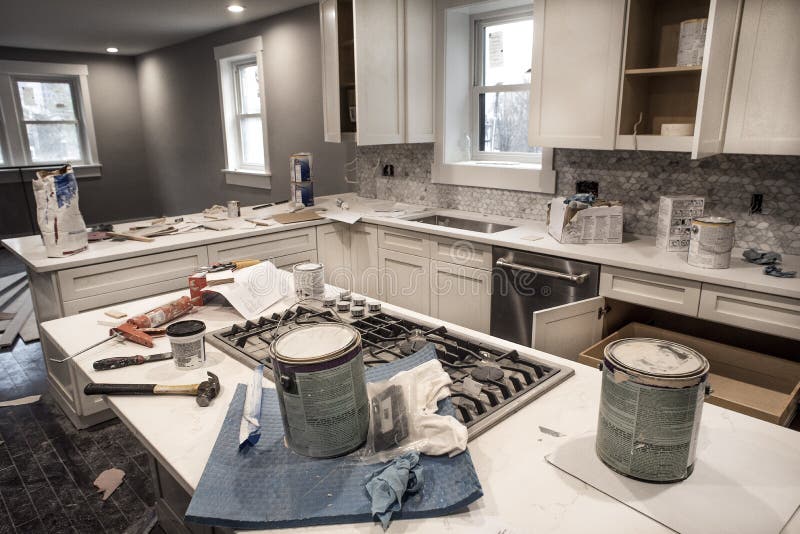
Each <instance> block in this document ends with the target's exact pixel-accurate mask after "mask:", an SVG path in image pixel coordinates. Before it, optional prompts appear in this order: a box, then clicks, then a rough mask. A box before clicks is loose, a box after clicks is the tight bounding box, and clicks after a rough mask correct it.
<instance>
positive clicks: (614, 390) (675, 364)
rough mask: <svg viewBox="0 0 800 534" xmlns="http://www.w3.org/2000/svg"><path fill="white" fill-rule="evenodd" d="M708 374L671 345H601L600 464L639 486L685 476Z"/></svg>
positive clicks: (637, 341)
mask: <svg viewBox="0 0 800 534" xmlns="http://www.w3.org/2000/svg"><path fill="white" fill-rule="evenodd" d="M708 373H709V364H708V360H706V359H705V357H704V356H703V355H701V354H700V353H698V352H697V351H695V350H694V349H691V348H689V347H685V346H683V345H679V344H678V343H673V342H671V341H663V340H660V339H650V338H626V339H620V340H617V341H614V342H613V343H610V344H609V345H607V346H606V348H605V350H604V351H603V382H602V390H601V393H600V416H599V418H598V422H597V441H596V443H595V450H596V451H597V456H598V457H599V458H600V460H602V461H603V463H605V464H606V465H608V466H609V467H610V468H611V469H613V470H615V471H617V472H619V473H621V474H623V475H625V476H628V477H631V478H636V479H639V480H644V481H647V482H675V481H678V480H683V479H685V478H687V477H688V476H689V475H691V474H692V470H693V469H694V460H695V450H696V448H697V434H698V430H699V428H700V418H701V415H702V410H703V401H704V399H705V395H706V392H707V390H708V389H709V388H708V387H707V386H708Z"/></svg>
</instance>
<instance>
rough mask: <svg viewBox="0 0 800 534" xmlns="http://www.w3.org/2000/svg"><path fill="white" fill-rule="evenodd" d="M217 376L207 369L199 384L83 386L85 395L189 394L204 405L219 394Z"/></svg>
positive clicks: (89, 384) (90, 384) (92, 383)
mask: <svg viewBox="0 0 800 534" xmlns="http://www.w3.org/2000/svg"><path fill="white" fill-rule="evenodd" d="M219 390H220V385H219V378H217V375H215V374H214V373H212V372H210V371H208V380H204V381H202V382H200V383H199V384H186V385H180V386H166V385H164V386H162V385H159V384H95V383H94V382H90V383H88V384H86V387H84V388H83V392H84V393H85V394H86V395H191V396H193V397H194V398H195V400H197V404H199V405H200V406H203V407H206V406H208V405H209V404H211V400H212V399H213V398H214V397H216V396H217V395H219Z"/></svg>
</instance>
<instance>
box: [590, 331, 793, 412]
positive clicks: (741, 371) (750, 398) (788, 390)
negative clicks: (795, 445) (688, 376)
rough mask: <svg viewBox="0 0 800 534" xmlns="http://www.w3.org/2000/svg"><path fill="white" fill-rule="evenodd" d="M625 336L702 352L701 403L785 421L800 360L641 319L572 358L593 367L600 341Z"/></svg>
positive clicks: (603, 344) (600, 350) (599, 358)
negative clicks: (705, 374)
mask: <svg viewBox="0 0 800 534" xmlns="http://www.w3.org/2000/svg"><path fill="white" fill-rule="evenodd" d="M629 337H649V338H655V339H665V340H667V341H674V342H675V343H680V344H681V345H685V346H687V347H690V348H693V349H694V350H696V351H697V352H699V353H700V354H702V355H703V356H705V357H706V359H707V360H708V363H710V364H711V373H710V374H711V376H710V378H709V383H710V384H711V388H712V390H713V392H712V393H711V395H710V396H709V397H707V398H706V402H708V403H710V404H715V405H717V406H722V407H723V408H728V409H729V410H733V411H735V412H739V413H743V414H745V415H749V416H752V417H756V418H758V419H762V420H764V421H769V422H770V423H775V424H778V425H783V426H787V425H788V424H789V423H791V421H792V418H793V417H794V415H795V412H796V410H797V400H798V398H800V363H797V362H793V361H791V360H784V359H783V358H777V357H775V356H769V355H767V354H761V353H759V352H753V351H749V350H745V349H740V348H738V347H733V346H731V345H724V344H722V343H717V342H715V341H709V340H707V339H702V338H699V337H694V336H690V335H687V334H681V333H679V332H673V331H672V330H666V329H664V328H657V327H655V326H648V325H645V324H641V323H629V324H627V325H625V326H624V327H622V328H620V329H619V330H617V331H616V332H614V333H613V334H611V335H610V336H608V337H606V338H605V339H602V340H600V341H598V342H597V343H595V344H594V345H592V346H591V347H589V348H588V349H586V350H584V351H583V352H581V353H580V355H579V356H578V362H579V363H582V364H585V365H588V366H590V367H595V368H596V367H598V366H599V365H600V363H602V361H603V350H604V349H605V348H606V345H608V344H609V343H611V342H612V341H616V340H618V339H625V338H629Z"/></svg>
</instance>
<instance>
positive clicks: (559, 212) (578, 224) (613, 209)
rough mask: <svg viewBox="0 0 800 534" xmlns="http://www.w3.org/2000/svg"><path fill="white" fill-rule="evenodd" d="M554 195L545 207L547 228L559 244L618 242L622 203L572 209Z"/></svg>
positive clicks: (563, 198) (620, 228)
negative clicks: (546, 207)
mask: <svg viewBox="0 0 800 534" xmlns="http://www.w3.org/2000/svg"><path fill="white" fill-rule="evenodd" d="M564 200H565V197H557V198H554V199H553V200H552V201H551V202H550V206H549V207H548V209H547V231H548V232H550V235H552V236H553V237H554V238H556V240H557V241H558V242H559V243H582V244H588V243H622V204H616V205H613V206H596V207H595V206H593V207H590V208H586V209H582V210H576V209H574V208H570V207H569V205H568V204H564Z"/></svg>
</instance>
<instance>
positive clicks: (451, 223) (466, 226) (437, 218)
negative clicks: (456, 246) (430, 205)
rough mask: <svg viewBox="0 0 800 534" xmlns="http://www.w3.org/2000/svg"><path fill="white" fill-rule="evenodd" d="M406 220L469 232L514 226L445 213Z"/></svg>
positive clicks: (496, 229)
mask: <svg viewBox="0 0 800 534" xmlns="http://www.w3.org/2000/svg"><path fill="white" fill-rule="evenodd" d="M408 220H409V221H416V222H419V223H422V224H430V225H433V226H446V227H448V228H458V229H460V230H469V231H471V232H481V233H483V234H493V233H495V232H502V231H503V230H510V229H512V228H516V227H515V226H508V225H507V224H498V223H492V222H486V221H474V220H472V219H461V218H459V217H449V216H447V215H426V216H424V217H417V218H412V219H408Z"/></svg>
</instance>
